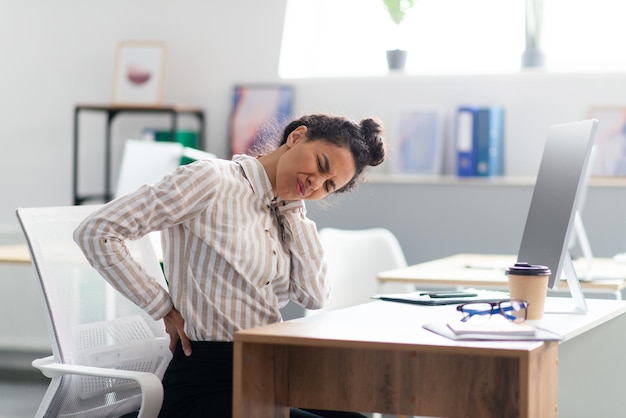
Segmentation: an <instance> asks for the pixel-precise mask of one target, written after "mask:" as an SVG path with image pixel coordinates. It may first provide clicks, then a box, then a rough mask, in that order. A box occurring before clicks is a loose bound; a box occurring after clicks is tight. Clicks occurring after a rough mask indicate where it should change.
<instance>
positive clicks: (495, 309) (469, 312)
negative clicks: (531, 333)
mask: <svg viewBox="0 0 626 418" xmlns="http://www.w3.org/2000/svg"><path fill="white" fill-rule="evenodd" d="M503 303H507V304H509V306H505V307H502V304H503ZM479 304H480V305H486V304H489V305H491V308H490V309H468V308H469V307H471V305H479ZM514 304H519V306H520V309H515V308H514V306H515V305H514ZM527 309H528V302H527V301H525V300H521V299H511V300H503V301H499V302H470V303H464V304H462V305H458V306H457V307H456V310H457V311H459V312H461V313H464V314H466V316H465V317H463V319H461V321H463V322H465V321H467V320H468V319H470V318H471V317H472V316H474V315H493V314H494V313H495V314H500V315H502V316H504V317H505V318H506V319H509V320H511V321H515V320H519V318H518V317H516V316H515V315H511V314H508V313H507V312H511V311H515V312H520V311H522V310H524V311H525V312H524V320H525V319H526V310H527Z"/></svg>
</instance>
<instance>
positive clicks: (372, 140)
mask: <svg viewBox="0 0 626 418" xmlns="http://www.w3.org/2000/svg"><path fill="white" fill-rule="evenodd" d="M360 128H361V135H362V136H363V141H364V142H365V146H366V148H367V149H368V150H369V161H368V163H367V164H368V165H371V166H377V165H379V164H381V163H382V162H383V161H384V160H385V141H384V139H383V127H382V124H381V123H380V121H378V120H376V119H373V118H367V119H363V120H361V122H360Z"/></svg>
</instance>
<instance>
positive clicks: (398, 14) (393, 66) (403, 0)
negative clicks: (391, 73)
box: [383, 0, 415, 70]
mask: <svg viewBox="0 0 626 418" xmlns="http://www.w3.org/2000/svg"><path fill="white" fill-rule="evenodd" d="M383 3H384V4H385V7H386V9H387V12H389V17H391V20H392V21H393V23H395V25H396V29H397V31H398V33H399V32H400V24H401V23H402V21H403V20H404V17H405V16H406V14H407V12H408V11H409V10H410V9H411V8H412V7H413V5H414V4H415V0H383ZM406 54H407V52H406V50H403V49H399V48H396V49H392V50H389V51H387V64H388V65H389V69H390V70H402V69H404V65H405V64H406Z"/></svg>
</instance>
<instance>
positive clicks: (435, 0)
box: [280, 0, 626, 78]
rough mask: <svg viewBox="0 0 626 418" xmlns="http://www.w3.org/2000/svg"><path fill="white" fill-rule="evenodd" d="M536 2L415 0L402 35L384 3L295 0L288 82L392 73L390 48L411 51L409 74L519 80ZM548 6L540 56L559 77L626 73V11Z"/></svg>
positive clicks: (614, 6) (289, 18)
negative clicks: (528, 11)
mask: <svg viewBox="0 0 626 418" xmlns="http://www.w3.org/2000/svg"><path fill="white" fill-rule="evenodd" d="M526 1H533V0H415V5H414V7H413V8H412V9H411V10H410V11H409V12H408V14H407V16H406V18H405V20H404V21H403V22H402V24H401V25H400V27H399V28H397V27H396V26H395V25H394V24H393V22H392V21H391V19H390V18H389V16H388V14H387V10H386V9H385V7H384V4H383V1H382V0H288V1H287V11H286V15H285V26H284V32H283V44H282V50H281V61H280V75H281V76H282V77H284V78H297V77H334V76H375V75H384V74H387V73H388V69H387V62H386V55H385V54H386V52H385V51H386V50H388V49H396V48H400V49H406V50H407V51H408V58H407V64H406V69H405V72H406V73H408V74H459V73H463V74H468V73H494V72H499V73H502V72H516V71H519V69H520V65H521V55H522V52H523V51H524V42H525V33H524V28H525V3H526ZM535 1H536V2H538V3H543V26H542V36H541V41H542V45H541V47H542V50H543V52H544V53H545V56H546V68H547V69H549V70H556V71H598V70H601V71H616V70H625V69H626V57H622V56H621V55H620V54H618V51H620V50H621V48H620V46H621V45H620V44H618V42H619V41H618V40H620V39H626V25H623V24H622V22H620V20H621V17H622V15H623V14H622V13H621V11H622V10H623V9H626V4H625V5H624V6H622V5H621V3H620V2H615V1H614V0H543V1H542V0H535Z"/></svg>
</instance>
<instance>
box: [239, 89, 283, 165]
mask: <svg viewBox="0 0 626 418" xmlns="http://www.w3.org/2000/svg"><path fill="white" fill-rule="evenodd" d="M293 102H294V88H293V86H286V85H237V86H235V88H234V94H233V107H232V112H231V115H230V128H229V136H230V151H231V155H235V154H254V153H259V152H264V148H266V147H267V146H268V144H269V143H273V142H274V141H275V140H277V139H278V137H279V135H280V133H281V132H282V128H283V127H284V125H285V124H286V123H288V122H290V121H291V118H292V114H293Z"/></svg>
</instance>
